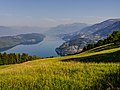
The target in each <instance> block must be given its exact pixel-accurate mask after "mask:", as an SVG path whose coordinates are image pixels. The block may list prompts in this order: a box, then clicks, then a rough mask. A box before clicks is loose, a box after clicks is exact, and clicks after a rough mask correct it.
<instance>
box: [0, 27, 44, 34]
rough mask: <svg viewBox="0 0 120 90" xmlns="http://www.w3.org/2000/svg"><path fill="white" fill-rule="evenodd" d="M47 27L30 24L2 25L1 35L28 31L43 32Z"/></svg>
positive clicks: (0, 28)
mask: <svg viewBox="0 0 120 90" xmlns="http://www.w3.org/2000/svg"><path fill="white" fill-rule="evenodd" d="M45 30H46V29H44V28H40V27H28V26H0V36H9V35H18V34H27V33H43V32H44V31H45Z"/></svg>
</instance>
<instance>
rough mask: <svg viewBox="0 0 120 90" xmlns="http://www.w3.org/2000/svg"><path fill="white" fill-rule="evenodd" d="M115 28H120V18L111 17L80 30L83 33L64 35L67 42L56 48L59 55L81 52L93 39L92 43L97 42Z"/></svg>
mask: <svg viewBox="0 0 120 90" xmlns="http://www.w3.org/2000/svg"><path fill="white" fill-rule="evenodd" d="M115 30H120V19H109V20H106V21H104V22H101V23H98V24H94V25H92V26H89V27H86V28H84V29H82V30H80V31H81V32H82V33H81V32H80V31H78V32H75V33H73V34H70V35H69V34H68V37H67V38H66V36H64V37H63V39H64V40H66V41H67V42H65V43H63V44H62V45H61V46H59V47H58V48H56V52H57V53H58V54H59V55H68V54H75V53H79V52H80V51H82V48H83V46H86V45H88V44H90V43H91V41H92V43H95V42H97V41H98V40H100V39H102V38H105V37H106V36H107V35H108V34H111V33H112V32H113V31H115ZM81 38H82V39H81ZM86 40H87V42H86ZM89 41H90V42H89ZM76 42H78V43H76ZM69 43H70V44H69ZM65 45H66V46H65Z"/></svg>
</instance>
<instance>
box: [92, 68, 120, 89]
mask: <svg viewBox="0 0 120 90" xmlns="http://www.w3.org/2000/svg"><path fill="white" fill-rule="evenodd" d="M91 88H92V89H93V90H120V68H119V69H118V71H116V72H111V73H109V74H106V75H104V76H103V78H102V79H100V80H97V83H96V85H94V86H92V87H91Z"/></svg>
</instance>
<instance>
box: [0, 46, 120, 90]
mask: <svg viewBox="0 0 120 90" xmlns="http://www.w3.org/2000/svg"><path fill="white" fill-rule="evenodd" d="M119 50H120V48H116V49H111V50H105V51H100V52H94V53H93V52H91V53H90V52H86V53H82V54H78V55H73V56H66V57H57V58H46V59H40V60H36V61H29V62H25V63H22V64H15V65H7V66H0V90H86V89H87V90H98V89H99V90H106V89H116V90H117V89H120V85H119V83H120V77H119V74H120V62H106V63H104V62H99V63H98V62H87V63H86V62H81V58H86V59H91V60H92V58H93V57H94V55H96V56H99V55H100V54H105V53H108V54H111V53H116V51H117V53H118V54H117V55H118V56H120V53H119ZM87 57H90V58H87ZM100 57H101V58H100ZM76 58H79V61H76V60H75V59H76ZM99 58H100V59H104V58H105V57H102V56H99ZM99 58H97V57H96V61H97V60H98V59H99ZM117 58H118V57H114V58H111V59H113V60H114V59H117ZM66 59H71V60H70V61H67V62H66ZM83 60H85V59H83ZM63 61H64V62H63ZM88 61H89V60H88Z"/></svg>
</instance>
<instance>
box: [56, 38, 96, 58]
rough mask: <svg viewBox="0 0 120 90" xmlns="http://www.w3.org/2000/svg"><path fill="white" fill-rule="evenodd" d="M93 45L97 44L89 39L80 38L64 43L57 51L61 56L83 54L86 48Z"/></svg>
mask: <svg viewBox="0 0 120 90" xmlns="http://www.w3.org/2000/svg"><path fill="white" fill-rule="evenodd" d="M91 43H95V42H94V41H93V40H90V39H88V38H78V39H74V40H70V41H67V42H65V43H63V44H62V45H61V46H60V47H58V48H56V49H55V51H56V52H57V54H58V55H61V56H64V55H70V54H75V53H78V52H81V51H82V49H83V47H84V46H86V45H87V44H91Z"/></svg>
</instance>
